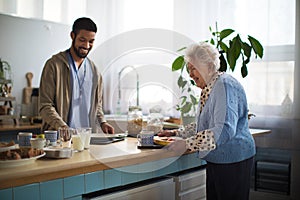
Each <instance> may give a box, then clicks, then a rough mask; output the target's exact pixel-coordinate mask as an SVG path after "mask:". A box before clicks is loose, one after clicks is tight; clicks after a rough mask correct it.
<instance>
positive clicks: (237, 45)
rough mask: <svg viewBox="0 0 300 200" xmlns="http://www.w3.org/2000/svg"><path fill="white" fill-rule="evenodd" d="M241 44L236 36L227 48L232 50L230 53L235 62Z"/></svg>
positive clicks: (239, 52) (238, 36)
mask: <svg viewBox="0 0 300 200" xmlns="http://www.w3.org/2000/svg"><path fill="white" fill-rule="evenodd" d="M241 44H242V41H241V38H240V35H239V34H237V36H235V37H234V38H233V39H232V43H231V45H230V47H229V48H231V50H232V51H231V53H233V55H234V57H235V60H237V59H238V58H239V56H240V54H241V46H242V45H241Z"/></svg>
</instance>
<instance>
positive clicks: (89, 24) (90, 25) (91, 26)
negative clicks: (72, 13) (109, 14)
mask: <svg viewBox="0 0 300 200" xmlns="http://www.w3.org/2000/svg"><path fill="white" fill-rule="evenodd" d="M80 30H87V31H92V32H95V33H97V26H96V24H95V23H94V22H93V20H91V19H90V18H87V17H82V18H78V19H76V20H75V22H74V24H73V27H72V32H74V33H75V34H77V33H78V32H79V31H80Z"/></svg>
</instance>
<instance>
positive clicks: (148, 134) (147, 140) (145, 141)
mask: <svg viewBox="0 0 300 200" xmlns="http://www.w3.org/2000/svg"><path fill="white" fill-rule="evenodd" d="M153 138H154V132H153V131H146V130H143V131H141V132H140V134H138V135H137V139H138V141H139V143H140V145H141V146H152V145H153Z"/></svg>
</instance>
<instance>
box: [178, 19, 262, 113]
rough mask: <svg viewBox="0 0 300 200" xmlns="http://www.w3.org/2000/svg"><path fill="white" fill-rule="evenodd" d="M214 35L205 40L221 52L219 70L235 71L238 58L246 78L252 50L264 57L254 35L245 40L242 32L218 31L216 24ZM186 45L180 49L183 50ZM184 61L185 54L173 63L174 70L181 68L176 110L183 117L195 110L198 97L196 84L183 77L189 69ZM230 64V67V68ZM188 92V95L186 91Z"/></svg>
mask: <svg viewBox="0 0 300 200" xmlns="http://www.w3.org/2000/svg"><path fill="white" fill-rule="evenodd" d="M209 31H210V32H211V35H212V37H211V38H210V40H206V41H204V42H210V43H211V44H212V45H215V46H216V48H217V49H218V51H219V53H220V68H219V71H222V72H224V71H227V70H228V69H229V70H231V71H234V70H235V69H236V64H237V61H238V60H241V66H240V70H241V75H242V77H243V78H245V77H246V76H247V75H248V69H247V64H249V63H250V59H251V55H252V52H254V54H255V58H257V57H259V58H262V57H263V51H264V49H263V46H262V45H261V43H260V42H259V41H258V40H257V39H255V38H254V37H252V36H250V35H248V37H247V39H248V41H243V40H242V39H241V36H240V34H238V33H237V34H236V35H235V36H233V34H234V33H235V30H233V29H223V30H222V31H218V27H217V24H216V31H213V30H212V28H211V27H209ZM184 49H186V47H183V48H181V49H179V50H178V51H183V50H184ZM186 64H187V63H185V61H184V55H180V56H178V57H177V58H176V59H175V60H174V61H173V63H172V71H177V70H181V73H180V75H179V78H178V80H177V85H178V87H179V88H180V89H181V92H182V96H181V97H180V99H181V102H180V103H179V104H177V105H176V110H178V111H180V112H181V117H185V116H186V115H187V114H188V113H190V112H191V111H195V110H196V107H197V104H198V99H199V98H197V97H195V95H194V93H193V90H192V89H191V85H195V83H194V81H193V80H190V81H187V80H185V79H184V78H183V72H184V70H187V68H186ZM228 66H229V68H228ZM186 92H187V93H188V95H186V94H185V93H186Z"/></svg>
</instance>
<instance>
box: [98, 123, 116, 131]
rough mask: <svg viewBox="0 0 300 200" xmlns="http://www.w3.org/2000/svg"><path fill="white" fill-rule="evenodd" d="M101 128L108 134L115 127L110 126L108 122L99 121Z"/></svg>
mask: <svg viewBox="0 0 300 200" xmlns="http://www.w3.org/2000/svg"><path fill="white" fill-rule="evenodd" d="M100 126H101V129H102V131H103V132H104V133H109V134H114V133H115V129H114V127H112V126H111V125H110V124H109V123H107V122H103V123H101V125H100Z"/></svg>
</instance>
